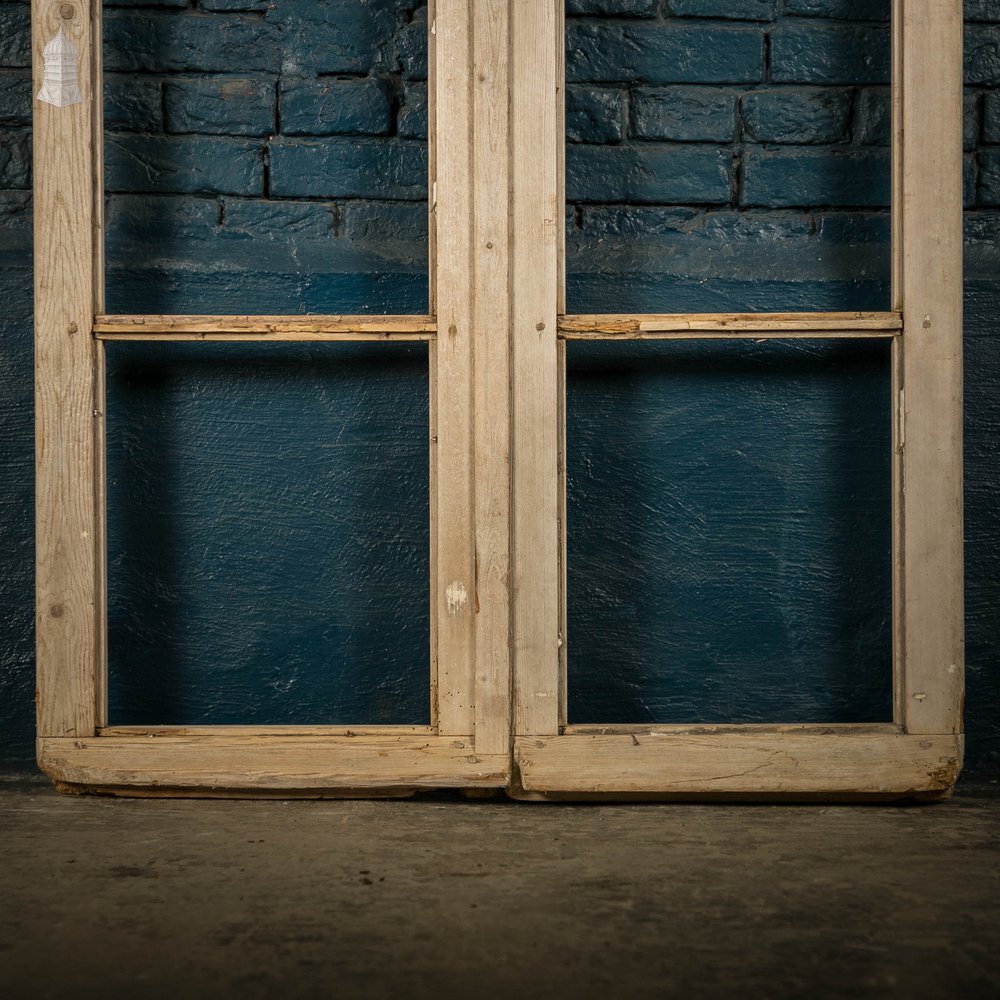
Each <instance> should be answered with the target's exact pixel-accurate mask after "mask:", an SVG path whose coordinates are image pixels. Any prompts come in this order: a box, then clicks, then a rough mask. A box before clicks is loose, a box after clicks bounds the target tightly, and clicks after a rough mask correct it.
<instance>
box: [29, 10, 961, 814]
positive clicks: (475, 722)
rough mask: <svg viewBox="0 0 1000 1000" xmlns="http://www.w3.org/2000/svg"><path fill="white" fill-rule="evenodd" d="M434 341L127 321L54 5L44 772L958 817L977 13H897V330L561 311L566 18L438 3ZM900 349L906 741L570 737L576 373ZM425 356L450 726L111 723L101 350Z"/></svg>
mask: <svg viewBox="0 0 1000 1000" xmlns="http://www.w3.org/2000/svg"><path fill="white" fill-rule="evenodd" d="M429 23H430V26H431V27H430V51H431V58H430V68H431V81H430V93H431V95H432V100H431V102H430V103H431V126H430V132H431V143H430V147H431V149H430V172H431V181H432V183H431V198H430V212H431V268H430V280H431V303H432V312H433V315H431V316H298V317H291V316H152V315H149V316H115V315H106V314H105V311H104V306H103V286H104V268H103V222H102V217H103V184H102V162H101V157H102V145H103V126H102V122H101V116H100V114H99V113H98V109H99V107H100V95H101V66H100V44H99V41H98V40H99V39H100V27H101V4H100V0H66V2H60V0H32V45H33V52H34V63H35V74H34V92H35V93H37V92H38V89H39V88H40V85H41V77H42V50H43V48H44V46H45V44H46V42H47V41H48V40H49V39H51V38H52V37H53V36H54V35H55V34H56V33H57V32H58V30H59V29H60V27H62V28H63V30H64V31H65V32H66V33H67V34H68V35H69V36H70V37H71V38H72V39H73V41H74V43H75V45H76V47H77V49H78V51H79V53H80V63H79V70H80V86H81V94H82V97H83V100H82V102H80V103H76V104H71V105H67V106H65V107H61V108H57V107H53V106H51V105H48V104H44V103H40V102H38V101H37V100H36V102H35V105H34V107H35V133H34V135H35V140H34V150H35V151H34V159H35V343H36V480H37V541H36V546H37V593H36V598H37V613H36V622H37V649H38V652H37V671H38V703H37V720H38V759H39V762H40V765H41V767H42V768H43V770H45V771H46V772H47V773H48V774H49V775H50V776H51V777H52V778H53V779H54V780H55V781H56V783H57V784H58V785H59V786H60V787H62V788H65V789H76V790H88V789H89V790H101V791H110V792H115V793H119V794H137V795H155V794H168V795H175V794H176V795H181V794H189V795H254V796H268V795H289V794H294V795H308V796H334V795H395V794H407V793H409V792H411V791H413V790H419V789H424V788H442V787H451V788H461V789H466V790H470V791H475V790H490V789H499V788H507V789H508V792H509V793H510V794H512V795H514V796H515V797H518V798H522V799H547V798H549V799H557V798H565V797H571V798H589V797H601V798H607V797H616V796H617V797H628V798H671V797H673V798H678V797H685V798H691V797H722V798H727V797H728V798H759V797H764V798H775V797H792V798H826V799H833V798H866V797H867V798H892V797H901V796H916V797H927V798H934V797H940V796H942V795H945V794H947V793H948V792H949V790H950V789H951V787H952V785H953V784H954V781H955V779H956V777H957V774H958V771H959V769H960V766H961V759H962V749H963V739H962V734H961V701H962V691H963V606H962V464H961V463H962V443H961V428H962V425H961V418H962V363H961V348H962V302H961V292H962V284H961V275H962V272H961V135H960V130H961V119H962V116H961V66H962V58H961V56H962V4H961V0H941V2H940V3H934V4H927V3H919V2H911V0H894V4H893V64H894V66H893V121H894V127H893V146H894V153H893V203H892V208H893V251H892V261H893V264H892V278H893V281H892V284H893V291H892V309H891V310H890V311H889V312H884V313H815V314H810V313H785V314H779V313H773V314H740V315H736V314H732V315H730V314H701V315H695V314H686V315H615V316H600V315H597V316H585V315H566V312H565V251H564V247H563V240H564V235H563V223H562V220H563V217H564V201H565V199H564V194H563V187H562V184H563V182H562V177H563V172H564V171H563V158H564V139H563V135H564V130H563V92H564V52H563V46H564V41H563V39H564V30H563V0H477V2H476V3H474V4H473V3H468V2H466V0H431V11H430V18H429ZM737 338H749V339H751V340H761V339H769V338H770V339H773V338H780V339H791V338H810V339H815V338H887V339H889V340H890V341H891V345H892V346H891V349H892V382H893V384H892V392H893V398H894V400H895V402H896V404H897V405H896V406H895V407H894V410H895V412H896V413H897V418H896V420H895V422H894V427H893V548H894V557H893V564H894V574H893V576H894V579H893V640H894V654H893V659H894V667H893V669H894V677H895V697H894V720H893V722H892V723H886V724H871V725H842V724H840V725H838V724H831V725H825V726H811V725H774V726H759V725H755V726H712V725H704V726H667V725H662V726H658V725H654V726H649V725H646V726H621V725H615V726H602V725H572V726H571V725H567V724H566V689H567V679H566V643H567V638H568V637H567V635H566V576H565V574H566V535H565V530H566V491H565V463H564V454H565V356H566V347H567V342H568V341H571V340H578V339H583V340H588V339H589V340H594V339H608V340H616V339H716V340H718V339H737ZM137 340H141V341H151V342H152V341H166V342H170V341H197V340H241V341H278V342H292V341H390V342H394V341H425V342H426V343H427V345H428V356H429V361H430V383H431V386H430V432H431V469H430V482H431V497H430V513H431V539H432V543H431V650H430V658H429V659H430V670H431V675H432V691H433V693H434V694H433V704H432V713H431V725H429V726H388V727H367V726H357V727H351V728H348V727H330V726H283V727H250V726H227V727H209V726H200V727H199V726H191V727H182V726H174V727H114V728H111V727H108V726H107V724H106V721H107V720H106V702H107V694H106V659H107V653H106V591H105V577H106V572H105V537H104V524H105V495H104V348H105V342H107V341H137Z"/></svg>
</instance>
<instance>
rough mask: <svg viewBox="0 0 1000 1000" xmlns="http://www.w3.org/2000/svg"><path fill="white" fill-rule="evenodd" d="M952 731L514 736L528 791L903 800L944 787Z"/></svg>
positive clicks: (953, 744)
mask: <svg viewBox="0 0 1000 1000" xmlns="http://www.w3.org/2000/svg"><path fill="white" fill-rule="evenodd" d="M961 756H962V740H961V738H960V737H957V736H934V737H932V736H927V737H919V736H901V735H896V734H892V733H889V734H878V733H875V734H847V733H842V732H838V733H836V734H834V735H813V734H797V733H794V732H780V733H779V732H771V733H768V732H766V731H764V732H760V731H758V732H754V733H748V734H743V733H733V732H730V733H715V734H712V733H705V734H700V735H679V734H676V735H675V734H671V735H643V736H636V735H611V736H587V735H578V736H559V737H556V738H554V739H543V738H532V737H519V738H517V739H516V740H515V744H514V761H515V767H516V769H517V772H518V781H519V783H520V787H521V788H523V789H524V790H525V791H527V792H550V791H551V792H561V793H568V794H573V793H578V794H591V793H618V794H663V795H674V796H682V797H684V796H696V795H706V794H708V795H728V796H734V797H739V796H746V795H767V796H776V797H780V796H789V795H792V796H794V795H847V796H859V797H863V796H882V797H907V796H912V795H919V794H926V793H941V792H945V791H947V789H948V788H950V786H951V785H952V784H953V782H954V780H955V777H956V775H957V773H958V768H959V766H960V763H961Z"/></svg>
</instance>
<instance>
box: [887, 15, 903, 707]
mask: <svg viewBox="0 0 1000 1000" xmlns="http://www.w3.org/2000/svg"><path fill="white" fill-rule="evenodd" d="M891 17H892V20H891V29H890V31H891V42H892V73H891V77H890V97H891V102H892V199H891V202H890V216H889V221H890V243H889V250H890V293H889V298H890V308H891V309H892V310H893V311H894V312H899V313H901V312H902V310H903V305H902V296H903V0H892V12H891ZM903 350H904V346H903V344H902V342H901V338H900V337H895V338H893V341H892V346H891V348H890V356H889V357H890V361H889V364H890V367H891V374H890V389H889V391H890V393H891V397H892V398H891V399H890V404H889V412H890V414H892V418H891V419H892V436H891V440H892V487H891V489H892V719H893V722H895V723H897V724H899V725H902V724H903V687H904V671H905V669H906V654H905V652H904V642H905V632H904V629H903V409H902V400H903V396H902V392H903Z"/></svg>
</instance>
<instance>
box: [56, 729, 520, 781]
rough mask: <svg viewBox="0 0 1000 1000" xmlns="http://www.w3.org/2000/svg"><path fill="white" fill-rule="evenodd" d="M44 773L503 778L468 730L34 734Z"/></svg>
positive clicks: (78, 777) (65, 777) (501, 767)
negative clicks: (39, 736) (328, 734)
mask: <svg viewBox="0 0 1000 1000" xmlns="http://www.w3.org/2000/svg"><path fill="white" fill-rule="evenodd" d="M38 760H39V765H40V766H41V768H42V770H43V771H45V772H46V774H48V775H49V776H50V777H52V778H53V779H54V780H56V781H59V782H63V783H65V784H68V785H80V786H85V787H88V788H128V787H132V786H147V787H150V788H179V789H190V788H206V789H219V790H229V791H243V790H253V789H259V790H263V791H266V790H276V789H301V790H309V789H312V790H318V791H320V790H323V789H338V788H341V789H344V788H351V789H356V788H376V789H377V788H399V787H413V788H461V787H500V786H503V785H504V784H506V782H507V776H508V763H509V755H507V754H503V755H492V756H490V755H480V754H477V753H476V752H475V749H474V746H473V740H472V737H471V736H464V737H455V736H448V737H440V736H408V735H399V736H394V735H380V736H344V737H327V738H311V737H305V736H287V737H279V736H268V737H266V738H265V737H261V736H259V735H256V736H202V735H198V736H192V737H186V736H160V737H155V738H154V737H141V736H140V737H113V738H110V737H99V738H94V739H41V740H39V741H38Z"/></svg>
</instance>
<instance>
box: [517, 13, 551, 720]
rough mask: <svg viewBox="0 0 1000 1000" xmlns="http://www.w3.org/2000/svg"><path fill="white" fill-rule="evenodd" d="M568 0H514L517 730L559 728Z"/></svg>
mask: <svg viewBox="0 0 1000 1000" xmlns="http://www.w3.org/2000/svg"><path fill="white" fill-rule="evenodd" d="M562 9H563V4H562V2H561V0H558V2H557V0H541V2H540V0H512V5H511V36H512V45H513V49H512V128H511V157H512V170H511V185H512V192H513V212H512V226H513V228H512V234H511V235H512V267H511V303H512V305H511V309H512V330H513V334H512V336H513V411H514V413H513V421H514V443H513V452H512V480H513V581H514V635H513V648H514V673H515V710H514V712H515V732H517V733H522V734H554V733H555V732H556V731H557V729H558V726H559V632H560V598H559V589H560V588H559V578H560V568H559V537H560V527H559V509H560V500H559V473H558V460H559V434H560V431H559V402H558V385H559V374H558V348H557V333H558V331H557V315H558V304H559V274H560V266H559V246H560V241H561V238H562V237H561V235H560V232H561V230H562V229H563V205H562V203H561V200H560V191H561V187H560V183H559V178H558V164H559V153H558V145H559V144H560V143H562V142H563V137H562V136H561V135H557V134H556V132H557V130H556V122H557V120H559V112H558V105H559V102H560V101H561V100H562V86H563V81H562V80H559V79H557V67H558V64H559V62H558V58H557V51H558V48H559V46H560V45H561V44H562V41H561V39H562V35H563V13H562Z"/></svg>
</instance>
